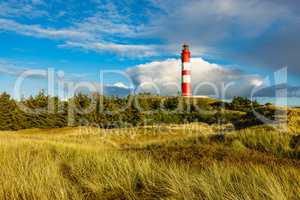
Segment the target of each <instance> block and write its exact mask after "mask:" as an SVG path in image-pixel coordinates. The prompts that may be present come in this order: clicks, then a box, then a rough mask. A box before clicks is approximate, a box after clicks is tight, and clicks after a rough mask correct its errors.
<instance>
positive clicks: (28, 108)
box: [0, 91, 275, 130]
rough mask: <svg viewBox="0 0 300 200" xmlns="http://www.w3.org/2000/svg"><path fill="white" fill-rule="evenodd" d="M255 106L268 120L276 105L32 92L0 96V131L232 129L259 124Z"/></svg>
mask: <svg viewBox="0 0 300 200" xmlns="http://www.w3.org/2000/svg"><path fill="white" fill-rule="evenodd" d="M253 110H255V111H256V112H258V113H260V114H262V115H264V116H266V117H268V118H270V119H272V118H274V112H275V110H274V108H272V107H271V106H269V105H259V104H258V103H257V102H252V101H250V100H248V99H247V98H243V97H236V98H234V99H233V101H232V102H228V103H226V102H222V101H219V100H213V99H204V98H182V97H161V96H154V95H150V94H139V95H129V96H127V97H124V98H121V97H114V96H103V95H100V94H92V95H87V94H76V95H74V96H73V97H72V98H70V99H68V100H61V99H59V98H58V97H50V96H48V95H46V94H45V93H44V92H43V91H42V92H40V93H39V94H38V95H36V96H31V97H28V98H24V99H22V100H18V101H17V100H15V99H13V98H12V97H11V96H10V95H9V94H7V93H2V94H0V130H19V129H28V128H58V127H66V126H85V125H89V126H97V127H101V128H118V127H127V126H139V125H150V124H158V123H166V124H182V123H190V122H205V123H208V124H214V123H232V124H233V125H234V126H235V127H236V128H245V127H248V126H254V125H259V124H262V122H261V121H260V120H259V119H258V118H257V117H256V116H255V115H254V113H253Z"/></svg>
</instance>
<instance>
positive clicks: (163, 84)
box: [126, 58, 263, 98]
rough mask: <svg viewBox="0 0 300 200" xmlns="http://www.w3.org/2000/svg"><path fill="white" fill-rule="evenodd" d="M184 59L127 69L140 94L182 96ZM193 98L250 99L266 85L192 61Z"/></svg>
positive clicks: (210, 64) (231, 70)
mask: <svg viewBox="0 0 300 200" xmlns="http://www.w3.org/2000/svg"><path fill="white" fill-rule="evenodd" d="M180 62H181V61H180V60H178V59H168V60H164V61H157V62H150V63H146V64H142V65H138V66H136V67H133V68H130V69H127V70H126V72H127V73H128V74H129V76H130V77H131V78H132V80H133V83H134V85H135V86H136V87H137V92H151V93H158V94H160V95H178V92H180V90H181V86H180V84H181V69H180V67H179V66H180ZM191 69H192V86H193V95H201V96H214V97H218V98H222V97H224V98H230V97H233V96H249V95H250V94H251V91H252V89H253V88H254V87H256V86H259V85H261V84H262V83H263V79H262V78H261V77H260V76H258V75H249V74H245V73H244V72H242V71H239V70H236V69H230V68H226V67H223V66H221V65H217V64H213V63H209V62H207V61H205V60H203V59H202V58H194V59H192V60H191Z"/></svg>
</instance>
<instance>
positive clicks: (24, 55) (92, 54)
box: [0, 0, 300, 95]
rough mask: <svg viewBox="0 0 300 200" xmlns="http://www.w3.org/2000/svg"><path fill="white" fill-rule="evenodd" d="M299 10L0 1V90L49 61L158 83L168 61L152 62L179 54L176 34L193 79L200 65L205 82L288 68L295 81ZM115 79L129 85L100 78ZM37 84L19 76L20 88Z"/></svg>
mask: <svg viewBox="0 0 300 200" xmlns="http://www.w3.org/2000/svg"><path fill="white" fill-rule="evenodd" d="M299 9H300V3H298V2H297V1H292V0H287V1H279V0H264V1H259V0H247V1H246V0H222V1H220V0H191V1H188V2H187V1H183V0H172V1H171V0H126V1H125V0H124V1H123V0H110V1H108V0H87V1H79V0H70V1H63V0H53V1H50V2H49V1H45V0H18V1H17V0H6V1H0V43H1V45H0V83H1V85H0V91H7V92H10V93H12V91H13V86H14V81H15V79H16V78H17V76H18V75H19V74H20V73H21V72H22V71H24V70H27V69H47V68H49V67H50V68H54V69H55V70H56V71H59V70H62V71H64V72H65V75H66V77H67V78H68V79H70V80H73V81H92V82H97V81H99V73H100V72H99V71H101V70H120V71H124V72H125V73H128V75H129V77H130V78H131V79H132V80H133V83H134V86H139V85H140V84H143V82H145V80H147V81H148V82H149V80H148V79H145V78H144V77H147V78H149V77H151V80H150V81H153V82H155V83H156V84H161V83H160V81H155V77H159V79H160V80H165V79H166V80H170V78H169V77H168V76H177V74H172V73H174V71H176V70H172V71H168V70H162V71H164V72H165V74H159V75H158V76H157V74H156V71H157V70H159V69H168V65H172V64H173V61H170V59H178V58H179V53H180V50H181V45H182V44H183V43H184V42H186V43H189V44H190V45H191V50H192V54H193V57H194V58H199V59H200V58H202V59H203V60H199V59H198V60H196V61H195V68H196V69H195V74H198V75H195V76H194V80H196V81H198V82H199V81H201V80H204V79H205V78H206V77H203V74H206V75H207V76H210V77H212V78H211V79H209V81H212V82H214V83H221V82H223V81H224V80H226V81H227V82H228V81H230V79H228V77H234V79H233V80H234V81H237V83H242V82H243V84H244V85H243V86H240V85H238V86H240V87H241V88H249V87H250V86H251V85H247V84H248V82H255V83H257V82H261V81H262V80H263V79H264V78H265V77H266V76H272V75H273V73H274V72H275V71H277V70H278V69H281V68H283V67H288V78H289V79H288V80H289V82H288V83H289V84H290V85H295V86H299V85H300V79H299V75H300V61H299V59H298V54H299V51H300V41H299V40H300V39H299V36H298V33H299V31H300V14H299V13H300V12H299ZM174 62H175V63H176V62H178V60H176V61H174ZM166 65H167V66H166ZM202 65H203V66H206V67H203V69H206V71H201V69H200V68H201V67H202ZM215 65H218V67H219V70H218V71H222V73H220V74H218V73H216V69H215V68H214V66H215ZM153 66H154V67H153ZM175 66H176V64H175ZM150 68H151V69H152V71H149V70H148V69H150ZM178 68H180V66H178ZM170 69H171V67H170ZM174 69H175V68H174ZM198 71H199V73H198ZM200 72H201V73H200ZM216 74H218V76H216ZM223 76H227V78H226V77H223ZM249 77H251V78H249ZM176 80H177V79H176ZM205 80H206V79H205ZM243 80H244V81H243ZM245 80H246V81H245ZM119 82H122V83H124V84H125V85H127V86H128V85H129V82H128V81H126V80H124V77H123V78H121V77H118V76H107V77H106V79H105V84H107V85H113V84H115V83H119ZM177 82H178V81H177ZM224 82H225V81H224ZM195 84H196V83H195ZM45 85H46V84H45V82H44V81H41V80H39V79H34V80H28V81H27V82H26V84H25V83H24V94H26V95H29V94H34V93H36V91H38V90H39V89H41V88H44V87H45ZM117 85H118V84H117ZM254 85H255V84H254ZM160 86H161V85H160ZM238 86H236V87H238ZM252 86H253V85H252ZM161 87H163V86H161ZM239 91H240V90H239ZM240 92H241V94H244V93H247V92H249V89H248V90H247V91H240ZM200 93H201V92H200ZM166 94H168V92H166Z"/></svg>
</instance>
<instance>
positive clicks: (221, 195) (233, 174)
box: [0, 124, 300, 200]
mask: <svg viewBox="0 0 300 200" xmlns="http://www.w3.org/2000/svg"><path fill="white" fill-rule="evenodd" d="M194 126H198V127H197V128H198V129H196V128H195V127H191V125H189V126H188V128H187V127H180V126H175V125H174V126H172V127H167V126H164V127H161V128H157V127H152V128H151V127H147V128H146V129H139V128H133V129H115V130H103V129H96V128H87V127H80V128H64V129H50V130H38V129H34V130H23V131H18V132H2V133H1V134H0V199H62V200H63V199H100V200H101V199H170V200H171V199H187V200H190V199H207V200H211V199H213V200H219V199H236V200H239V199H249V200H250V199H257V200H258V199H267V200H268V199H270V200H285V199H286V200H288V199H292V200H294V199H295V200H298V199H300V168H299V166H300V162H299V157H296V156H290V155H297V154H296V153H297V152H298V150H299V149H298V147H296V146H297V145H294V146H293V145H292V146H291V145H290V141H291V140H292V138H293V136H294V135H290V134H288V133H287V134H286V135H279V133H277V132H276V131H273V132H272V131H269V132H268V133H267V135H265V134H262V133H264V129H263V128H261V129H260V128H257V129H248V130H241V131H238V132H234V131H233V132H229V133H226V134H224V135H222V134H214V133H213V130H212V129H210V127H209V126H207V125H205V124H198V125H196V124H194ZM183 130H185V131H183ZM187 130H188V131H187ZM130 131H132V132H134V133H135V134H136V135H135V136H132V135H131V134H129V133H130ZM208 133H209V134H208ZM291 152H293V153H291Z"/></svg>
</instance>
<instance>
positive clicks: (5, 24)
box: [0, 19, 90, 39]
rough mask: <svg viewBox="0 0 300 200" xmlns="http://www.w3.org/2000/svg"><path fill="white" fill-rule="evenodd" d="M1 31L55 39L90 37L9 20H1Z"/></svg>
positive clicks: (66, 30)
mask: <svg viewBox="0 0 300 200" xmlns="http://www.w3.org/2000/svg"><path fill="white" fill-rule="evenodd" d="M0 30H3V31H13V32H16V33H18V34H22V35H28V36H34V37H41V38H53V39H86V38H88V37H89V36H90V35H89V33H87V32H83V31H80V30H75V29H74V28H69V29H67V28H66V29H53V28H42V27H41V26H39V25H26V24H20V23H18V22H15V21H13V20H9V19H0Z"/></svg>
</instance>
